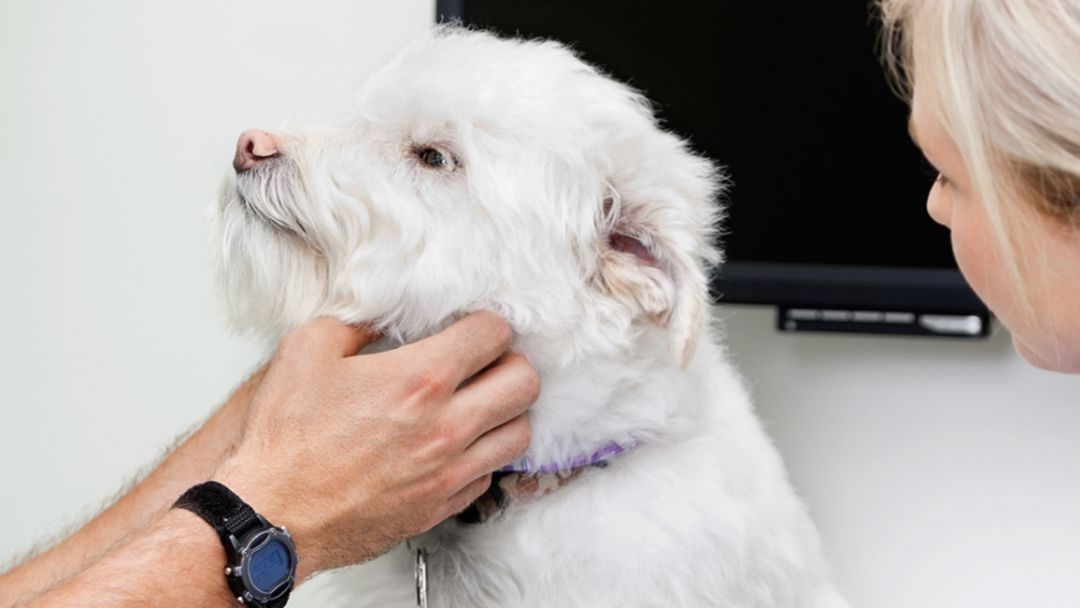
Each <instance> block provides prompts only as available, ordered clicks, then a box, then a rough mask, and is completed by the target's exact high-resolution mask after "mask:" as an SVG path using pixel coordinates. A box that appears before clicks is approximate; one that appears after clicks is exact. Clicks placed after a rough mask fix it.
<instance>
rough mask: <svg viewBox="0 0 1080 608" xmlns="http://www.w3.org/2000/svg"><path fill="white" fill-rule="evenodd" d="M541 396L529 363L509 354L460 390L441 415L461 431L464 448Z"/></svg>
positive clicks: (535, 376) (525, 408)
mask: <svg viewBox="0 0 1080 608" xmlns="http://www.w3.org/2000/svg"><path fill="white" fill-rule="evenodd" d="M539 395H540V376H539V374H538V373H537V372H536V369H535V368H533V366H532V365H531V364H530V363H529V360H528V359H526V358H525V357H524V356H522V355H520V354H518V353H506V354H504V355H503V356H501V357H499V359H498V360H496V362H495V363H494V364H493V365H492V366H490V367H488V368H487V369H485V370H484V371H482V372H480V374H478V375H477V376H474V377H473V379H472V382H470V383H469V384H467V385H465V386H463V387H462V388H460V389H459V390H458V391H457V392H456V393H455V394H454V396H453V399H452V400H451V402H450V404H449V405H448V406H447V407H446V408H445V409H444V411H443V412H442V415H443V416H445V417H446V419H448V420H450V421H452V422H453V424H456V425H458V427H459V428H460V429H462V435H463V438H464V439H465V445H470V444H472V443H473V442H474V441H476V439H477V438H479V437H480V436H481V435H483V434H484V433H487V432H488V431H490V430H492V429H494V428H496V427H498V426H501V425H503V424H505V423H506V422H509V421H510V420H512V419H514V418H516V417H518V416H520V415H521V414H523V413H525V411H526V410H528V409H529V406H531V405H532V404H533V403H534V402H535V401H536V399H537V397H538V396H539Z"/></svg>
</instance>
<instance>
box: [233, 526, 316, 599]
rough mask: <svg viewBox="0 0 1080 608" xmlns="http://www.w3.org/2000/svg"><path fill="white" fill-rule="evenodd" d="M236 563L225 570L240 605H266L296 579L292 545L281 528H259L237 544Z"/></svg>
mask: <svg viewBox="0 0 1080 608" xmlns="http://www.w3.org/2000/svg"><path fill="white" fill-rule="evenodd" d="M237 545H238V546H237V547H236V549H237V554H238V556H239V558H240V563H239V564H237V565H235V566H230V567H228V568H226V569H225V574H226V576H227V577H228V581H229V588H231V589H232V590H233V593H235V594H236V599H237V600H238V601H239V602H240V603H241V604H253V605H256V606H262V605H266V604H268V603H270V602H273V601H274V600H276V599H278V598H280V597H282V596H284V595H285V594H287V593H289V591H290V590H291V589H292V586H293V581H294V580H295V578H296V563H295V562H298V561H299V557H297V558H296V560H295V561H294V559H293V556H295V555H296V548H295V546H294V545H293V541H292V538H291V537H290V536H289V533H288V531H286V530H285V529H284V528H268V529H263V530H259V531H258V532H256V533H255V534H253V535H251V536H250V537H246V538H244V539H243V540H241V541H239V542H238V543H237Z"/></svg>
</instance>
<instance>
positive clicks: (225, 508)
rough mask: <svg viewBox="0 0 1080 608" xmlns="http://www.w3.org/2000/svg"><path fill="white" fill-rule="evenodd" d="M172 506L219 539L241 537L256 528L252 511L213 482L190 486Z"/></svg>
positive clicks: (231, 492) (235, 496) (237, 497)
mask: <svg viewBox="0 0 1080 608" xmlns="http://www.w3.org/2000/svg"><path fill="white" fill-rule="evenodd" d="M173 507H177V508H180V509H187V510H188V511H191V512H192V513H195V514H196V515H198V516H199V517H201V518H203V519H205V520H206V523H208V524H210V525H211V526H213V527H214V529H215V530H217V533H218V536H221V537H222V538H223V539H224V538H227V537H228V536H229V535H232V536H235V537H237V538H243V536H244V533H246V532H247V531H248V530H249V529H251V528H254V527H255V526H258V525H260V522H259V517H258V515H256V514H255V509H252V508H251V505H249V504H247V503H246V502H244V501H243V500H241V498H240V497H239V496H237V495H236V494H234V493H233V491H232V490H230V489H229V488H227V487H225V486H224V485H222V484H220V483H218V482H216V481H208V482H206V483H201V484H199V485H197V486H194V487H192V488H191V489H189V490H188V491H187V492H184V493H183V494H181V495H180V498H178V499H176V503H174V504H173Z"/></svg>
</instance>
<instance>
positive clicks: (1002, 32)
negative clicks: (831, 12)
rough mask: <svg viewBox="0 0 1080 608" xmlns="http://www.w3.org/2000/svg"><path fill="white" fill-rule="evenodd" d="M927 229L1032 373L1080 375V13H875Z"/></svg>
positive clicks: (1041, 8) (966, 2) (1050, 1)
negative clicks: (900, 98) (927, 182)
mask: <svg viewBox="0 0 1080 608" xmlns="http://www.w3.org/2000/svg"><path fill="white" fill-rule="evenodd" d="M879 6H880V9H881V13H882V18H883V21H884V24H885V42H886V46H885V50H886V60H887V62H888V64H889V66H890V67H891V68H892V73H893V75H894V77H896V81H897V82H898V84H899V85H900V88H901V90H902V91H903V93H904V94H905V96H906V97H907V98H908V100H909V101H910V103H911V123H910V126H911V133H912V136H913V137H914V138H915V140H916V143H918V145H919V146H920V147H921V148H922V150H923V152H924V154H925V155H926V157H927V159H928V160H929V161H930V163H931V164H933V165H934V167H935V168H936V169H937V170H938V171H939V177H938V179H937V182H936V183H935V184H934V186H933V188H932V189H931V191H930V195H929V198H928V201H927V207H928V210H929V212H930V216H931V217H932V218H933V219H934V220H935V221H937V222H938V223H940V224H943V225H944V226H946V227H948V228H950V230H951V233H952V246H953V251H954V253H955V255H956V260H957V263H958V264H959V266H960V270H961V271H962V272H963V274H964V276H965V277H967V280H968V282H969V283H970V284H971V286H972V288H974V290H975V291H976V293H978V295H979V296H980V297H981V298H982V299H983V301H984V302H985V303H986V304H987V305H988V306H989V307H990V308H991V309H992V310H993V311H994V312H995V313H996V314H997V316H998V317H999V318H1000V319H1001V320H1002V322H1003V323H1004V324H1005V325H1006V326H1007V327H1008V328H1009V329H1010V330H1011V332H1012V336H1013V342H1014V344H1015V346H1016V349H1017V351H1018V352H1019V353H1020V354H1021V355H1023V356H1024V358H1025V359H1027V360H1028V361H1029V362H1031V363H1032V364H1034V365H1036V366H1038V367H1042V368H1046V369H1052V370H1058V371H1064V372H1074V373H1075V372H1080V0H879Z"/></svg>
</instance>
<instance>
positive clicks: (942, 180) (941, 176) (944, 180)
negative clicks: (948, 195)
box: [934, 173, 950, 188]
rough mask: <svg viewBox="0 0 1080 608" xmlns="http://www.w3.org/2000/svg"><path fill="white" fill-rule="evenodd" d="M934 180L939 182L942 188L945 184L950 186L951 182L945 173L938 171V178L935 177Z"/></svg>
mask: <svg viewBox="0 0 1080 608" xmlns="http://www.w3.org/2000/svg"><path fill="white" fill-rule="evenodd" d="M934 181H935V182H937V184H938V185H939V186H941V187H942V188H944V187H945V186H948V185H949V183H950V182H949V178H947V177H945V174H944V173H938V174H937V179H935V180H934Z"/></svg>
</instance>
